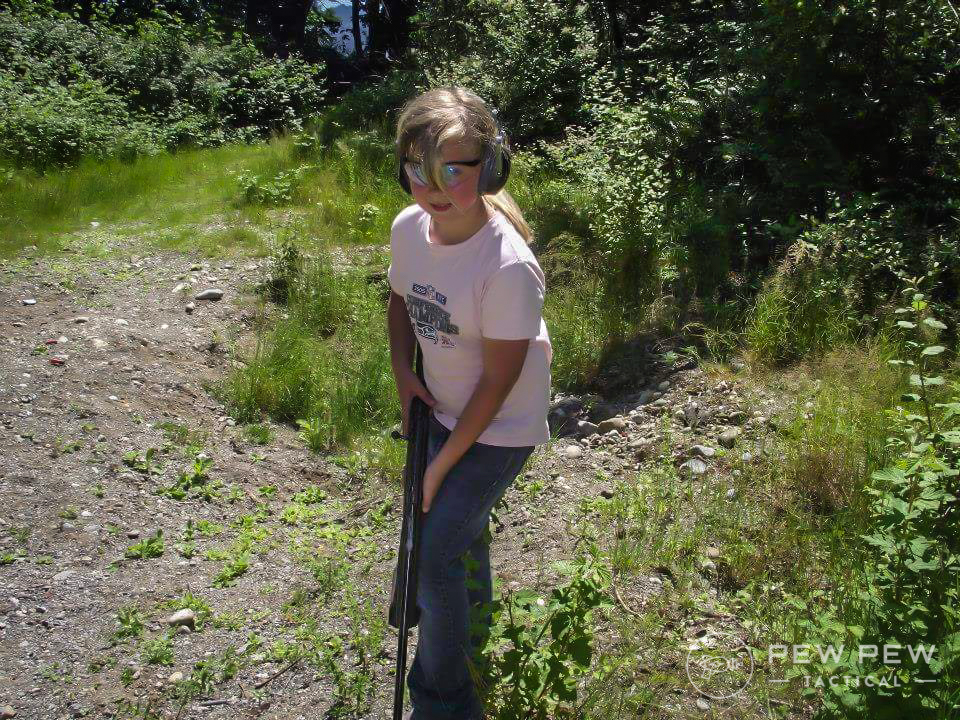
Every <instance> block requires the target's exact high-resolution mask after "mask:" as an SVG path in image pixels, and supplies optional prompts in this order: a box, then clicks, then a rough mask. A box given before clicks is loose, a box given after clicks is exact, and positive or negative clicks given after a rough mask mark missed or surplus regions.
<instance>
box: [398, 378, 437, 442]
mask: <svg viewBox="0 0 960 720" xmlns="http://www.w3.org/2000/svg"><path fill="white" fill-rule="evenodd" d="M397 394H398V395H399V396H400V407H401V408H402V410H403V434H404V435H409V433H410V405H411V403H412V401H413V397H414V396H417V397H419V398H420V399H421V400H423V401H424V402H425V403H426V404H427V406H428V407H431V408H432V407H433V406H434V405H436V404H437V401H436V400H435V399H434V397H433V395H431V394H430V391H429V390H427V388H425V387H424V386H423V383H422V382H420V378H418V377H417V375H416V373H415V372H413V370H411V369H409V368H405V369H404V371H403V372H400V373H399V374H398V375H397Z"/></svg>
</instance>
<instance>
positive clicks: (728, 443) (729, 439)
mask: <svg viewBox="0 0 960 720" xmlns="http://www.w3.org/2000/svg"><path fill="white" fill-rule="evenodd" d="M741 432H743V431H742V430H741V429H740V428H736V427H734V428H727V429H726V430H724V431H723V432H722V433H720V444H721V445H723V446H724V447H725V448H732V447H733V446H734V445H736V444H737V438H738V437H740V433H741Z"/></svg>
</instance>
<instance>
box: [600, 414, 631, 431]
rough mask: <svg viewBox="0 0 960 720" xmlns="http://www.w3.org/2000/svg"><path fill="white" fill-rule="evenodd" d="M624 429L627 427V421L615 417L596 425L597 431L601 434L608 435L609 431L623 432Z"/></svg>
mask: <svg viewBox="0 0 960 720" xmlns="http://www.w3.org/2000/svg"><path fill="white" fill-rule="evenodd" d="M625 427H627V421H626V420H625V419H624V418H622V417H620V416H617V417H612V418H608V419H607V420H604V421H603V422H601V423H600V424H599V425H597V431H598V432H600V433H601V434H602V433H608V432H610V431H611V430H623V429H624V428H625Z"/></svg>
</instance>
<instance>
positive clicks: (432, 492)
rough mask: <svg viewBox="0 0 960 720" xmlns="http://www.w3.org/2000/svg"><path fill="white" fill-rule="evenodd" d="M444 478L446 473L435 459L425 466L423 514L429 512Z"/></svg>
mask: <svg viewBox="0 0 960 720" xmlns="http://www.w3.org/2000/svg"><path fill="white" fill-rule="evenodd" d="M446 476H447V471H446V470H445V469H444V468H443V467H441V466H440V465H439V464H438V463H437V461H436V459H434V461H433V462H431V463H430V464H429V465H427V469H426V470H425V471H424V473H423V511H424V512H430V506H431V505H432V504H433V499H434V498H435V497H436V496H437V491H438V490H440V485H442V484H443V480H444V478H445V477H446Z"/></svg>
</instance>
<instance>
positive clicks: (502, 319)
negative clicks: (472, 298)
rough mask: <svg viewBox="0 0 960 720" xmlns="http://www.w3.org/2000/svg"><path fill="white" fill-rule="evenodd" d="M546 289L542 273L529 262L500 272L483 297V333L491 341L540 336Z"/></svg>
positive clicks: (525, 261) (494, 275) (511, 265)
mask: <svg viewBox="0 0 960 720" xmlns="http://www.w3.org/2000/svg"><path fill="white" fill-rule="evenodd" d="M545 288H546V286H545V283H544V278H543V272H542V271H541V270H540V268H539V267H538V266H537V265H536V264H535V263H532V262H530V261H529V260H521V261H519V262H515V263H511V264H510V265H507V266H505V267H502V268H500V269H499V270H497V271H496V272H495V273H494V274H493V275H491V276H490V278H489V279H488V280H487V282H486V284H485V286H484V289H483V294H482V295H481V297H480V334H481V335H482V336H483V337H486V338H490V339H491V340H525V339H527V338H535V337H537V335H539V334H540V322H541V317H542V316H541V312H542V311H543V296H544V291H545Z"/></svg>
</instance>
